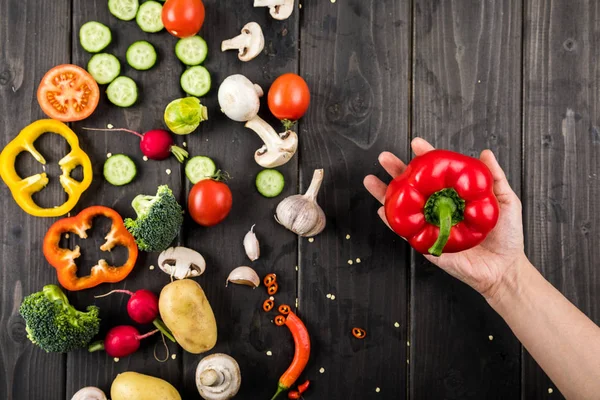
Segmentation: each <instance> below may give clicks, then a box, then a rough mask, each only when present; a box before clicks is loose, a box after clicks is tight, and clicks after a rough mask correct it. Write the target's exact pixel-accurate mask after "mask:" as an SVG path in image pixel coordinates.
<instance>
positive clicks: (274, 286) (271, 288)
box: [267, 282, 279, 296]
mask: <svg viewBox="0 0 600 400" xmlns="http://www.w3.org/2000/svg"><path fill="white" fill-rule="evenodd" d="M278 290H279V285H278V284H277V282H273V283H272V284H271V286H269V287H268V288H267V293H269V294H270V295H271V296H273V295H274V294H275V293H277V291H278Z"/></svg>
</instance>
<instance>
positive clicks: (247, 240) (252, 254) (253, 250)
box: [244, 225, 260, 261]
mask: <svg viewBox="0 0 600 400" xmlns="http://www.w3.org/2000/svg"><path fill="white" fill-rule="evenodd" d="M254 226H255V225H252V228H250V231H249V232H248V233H246V236H244V250H246V255H247V256H248V258H249V259H250V261H256V260H258V258H259V257H260V245H259V243H258V239H257V238H256V234H255V233H254Z"/></svg>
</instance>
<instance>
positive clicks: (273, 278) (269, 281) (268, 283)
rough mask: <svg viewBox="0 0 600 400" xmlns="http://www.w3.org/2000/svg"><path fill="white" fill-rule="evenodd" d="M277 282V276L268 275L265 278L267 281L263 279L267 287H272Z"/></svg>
mask: <svg viewBox="0 0 600 400" xmlns="http://www.w3.org/2000/svg"><path fill="white" fill-rule="evenodd" d="M275 281H277V275H275V274H268V275H267V276H265V279H263V283H264V284H265V286H266V287H269V286H271V285H272V284H274V283H275Z"/></svg>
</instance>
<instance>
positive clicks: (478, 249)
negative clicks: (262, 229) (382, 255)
mask: <svg viewBox="0 0 600 400" xmlns="http://www.w3.org/2000/svg"><path fill="white" fill-rule="evenodd" d="M411 146H412V149H413V151H414V153H415V154H416V155H417V156H420V155H424V154H426V153H428V152H430V151H432V150H434V148H433V146H431V145H430V144H429V143H427V142H426V141H425V140H423V139H420V138H417V139H414V140H413V142H412V144H411ZM480 160H481V161H482V162H483V163H484V164H485V165H486V166H487V167H488V169H489V170H490V172H491V176H492V179H493V194H494V195H495V197H496V199H497V200H498V205H499V217H498V222H497V224H496V226H495V228H494V229H493V230H492V231H491V232H490V233H489V234H488V235H487V237H486V238H485V240H483V241H482V242H481V243H480V244H479V245H477V246H475V247H472V248H470V249H468V250H465V251H462V252H457V253H444V254H442V255H441V256H440V257H434V256H432V255H426V256H425V257H426V258H427V259H428V260H429V261H431V262H433V263H434V264H436V265H438V266H439V267H440V268H442V269H443V270H444V271H446V272H447V273H449V274H450V275H452V276H454V277H455V278H458V279H460V280H461V281H463V282H465V283H467V284H468V285H470V286H471V287H473V288H474V289H475V290H477V291H478V292H480V293H481V294H483V295H484V296H486V297H488V296H491V295H493V294H494V291H495V289H496V287H497V284H498V283H499V282H500V280H501V278H502V276H503V275H504V274H505V273H506V272H507V271H508V270H509V269H510V268H513V267H514V266H515V265H516V264H517V263H518V262H519V261H520V260H521V258H523V257H525V254H524V251H523V224H522V217H521V202H520V200H519V198H518V197H517V195H516V194H515V193H514V192H513V190H512V189H511V187H510V185H509V183H508V181H507V179H506V176H505V175H504V172H503V171H502V168H501V167H500V165H498V161H497V160H496V158H495V157H494V155H493V153H492V152H491V151H489V150H485V151H483V152H482V153H481V157H480ZM379 162H380V163H381V165H382V166H383V168H384V169H385V170H386V171H387V172H388V173H389V174H390V175H391V176H392V178H395V177H397V176H399V175H401V174H402V173H404V172H405V170H406V168H407V166H406V164H404V163H403V162H402V161H401V160H400V159H398V158H397V157H396V156H394V155H393V154H391V153H388V152H384V153H381V155H380V156H379ZM364 184H365V187H366V188H367V190H368V191H369V192H370V193H371V194H372V195H373V196H374V197H375V198H376V199H377V200H379V201H380V202H381V204H383V203H384V201H385V195H386V190H387V185H385V184H384V183H383V182H382V181H381V180H379V179H378V178H377V177H375V176H373V175H369V176H367V177H366V178H365V181H364ZM378 214H379V216H380V217H381V219H382V220H383V221H384V222H385V223H386V224H388V222H387V219H386V216H385V209H384V207H383V206H382V207H380V208H379V210H378ZM388 226H389V224H388Z"/></svg>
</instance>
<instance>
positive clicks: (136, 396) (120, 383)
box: [110, 372, 181, 400]
mask: <svg viewBox="0 0 600 400" xmlns="http://www.w3.org/2000/svg"><path fill="white" fill-rule="evenodd" d="M110 398H111V399H112V400H156V399H161V400H181V396H180V395H179V392H178V391H177V389H175V388H174V387H173V386H172V385H171V384H170V383H169V382H167V381H164V380H162V379H159V378H155V377H153V376H150V375H144V374H138V373H137V372H123V373H122V374H119V375H117V377H116V378H115V380H114V381H113V383H112V386H111V387H110Z"/></svg>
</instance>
